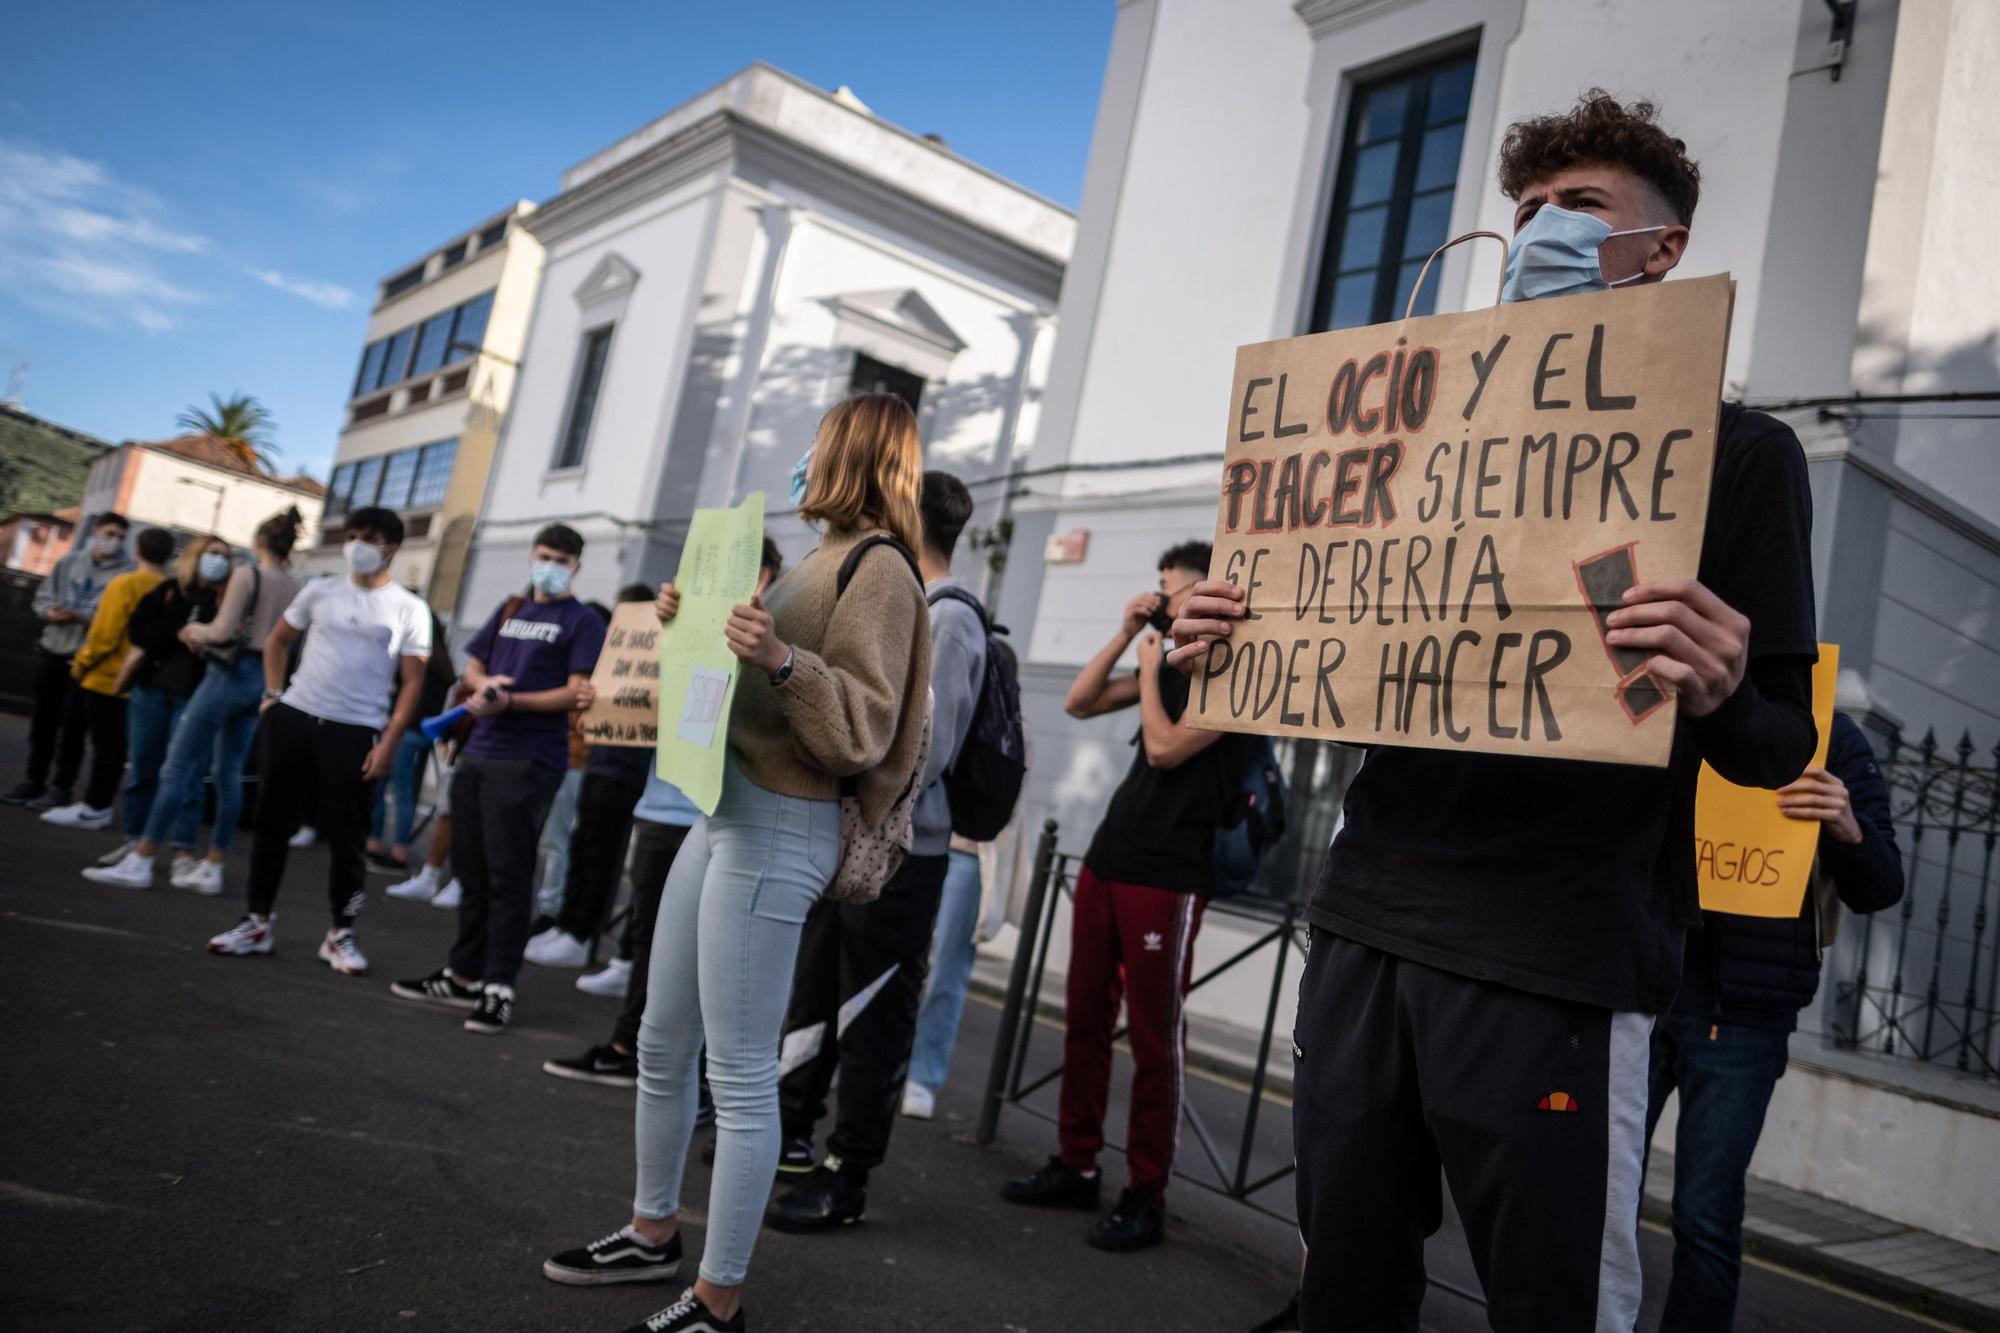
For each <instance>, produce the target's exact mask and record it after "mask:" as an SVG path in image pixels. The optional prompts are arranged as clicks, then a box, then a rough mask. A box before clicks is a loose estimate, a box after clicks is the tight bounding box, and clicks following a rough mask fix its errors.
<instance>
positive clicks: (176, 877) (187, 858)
mask: <svg viewBox="0 0 2000 1333" xmlns="http://www.w3.org/2000/svg"><path fill="white" fill-rule="evenodd" d="M201 861H202V858H200V857H199V856H196V855H195V854H194V853H193V852H175V853H174V868H173V869H172V870H170V871H168V872H167V883H169V884H171V885H173V886H174V887H175V888H177V889H184V888H186V887H187V884H186V882H185V881H186V880H187V877H188V876H189V875H192V874H193V873H194V868H195V867H196V866H198V865H200V864H201Z"/></svg>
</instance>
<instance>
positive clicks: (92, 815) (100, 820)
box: [42, 801, 114, 829]
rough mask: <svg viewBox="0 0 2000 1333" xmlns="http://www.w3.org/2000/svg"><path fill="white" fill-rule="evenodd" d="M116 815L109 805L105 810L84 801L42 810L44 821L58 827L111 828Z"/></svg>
mask: <svg viewBox="0 0 2000 1333" xmlns="http://www.w3.org/2000/svg"><path fill="white" fill-rule="evenodd" d="M113 818H114V816H113V815H112V813H111V810H110V809H109V808H108V807H107V808H105V809H103V810H100V809H98V808H97V807H96V806H94V805H86V804H84V803H83V802H82V801H78V802H76V803H75V804H74V805H59V806H57V807H56V808H55V809H53V810H44V811H42V822H43V823H44V824H54V825H55V826H56V827H57V828H88V829H100V828H110V827H111V821H112V819H113Z"/></svg>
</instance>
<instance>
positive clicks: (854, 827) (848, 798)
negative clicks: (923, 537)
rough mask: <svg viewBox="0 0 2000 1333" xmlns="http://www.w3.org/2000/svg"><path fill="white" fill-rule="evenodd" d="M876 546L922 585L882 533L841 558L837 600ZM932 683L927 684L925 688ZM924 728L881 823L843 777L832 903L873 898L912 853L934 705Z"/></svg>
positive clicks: (913, 563) (898, 547) (902, 550)
mask: <svg viewBox="0 0 2000 1333" xmlns="http://www.w3.org/2000/svg"><path fill="white" fill-rule="evenodd" d="M876 546H889V547H893V548H894V549H895V552H896V554H897V555H900V556H902V557H903V559H904V560H905V561H906V562H907V563H908V564H909V566H910V573H911V574H912V575H914V576H915V577H916V580H917V584H918V586H919V587H921V586H922V585H923V581H924V576H923V575H922V574H921V573H918V571H917V558H916V557H915V556H914V555H911V554H910V548H909V547H907V546H905V545H903V543H901V542H899V541H897V540H896V539H895V538H894V537H890V536H887V535H885V534H881V533H878V534H876V535H875V536H872V537H868V538H866V539H864V540H863V541H861V542H858V543H857V544H856V545H855V547H854V549H853V550H852V551H849V552H848V553H847V558H846V559H845V560H843V561H841V562H840V577H839V579H838V581H836V582H835V584H834V593H833V596H834V600H835V601H838V600H840V595H841V594H842V593H844V592H846V591H847V584H848V581H849V580H850V579H852V578H853V577H854V570H855V567H856V566H857V565H859V564H860V563H861V557H862V556H864V555H866V554H867V553H868V551H869V550H870V549H871V548H873V547H876ZM926 688H928V687H926ZM922 726H923V731H922V732H921V734H920V735H919V736H918V738H917V762H916V766H915V767H913V768H912V769H911V770H910V780H909V781H908V782H906V783H905V784H903V790H902V791H901V792H899V793H898V794H897V796H896V799H895V800H893V801H891V802H890V803H889V809H888V810H887V812H885V813H884V814H883V816H882V821H881V822H880V823H879V824H870V823H869V822H868V820H867V818H866V817H865V816H863V815H862V813H861V795H860V790H861V789H860V784H859V783H858V782H856V781H855V779H853V778H851V777H848V778H842V779H841V780H840V869H838V870H836V871H835V872H834V875H833V883H831V884H829V885H828V886H827V889H826V897H827V898H828V899H830V900H832V901H834V902H844V903H855V904H861V903H871V902H874V901H875V899H876V898H878V897H880V896H881V894H882V888H883V886H884V885H886V884H887V883H888V882H889V881H890V880H891V879H893V878H895V876H896V872H897V871H898V870H901V869H902V868H903V862H904V860H905V859H906V858H907V857H908V856H909V854H910V844H911V843H912V842H913V841H915V837H916V835H915V832H914V829H913V826H912V824H911V820H910V815H911V813H912V811H914V810H915V809H916V805H917V789H918V786H919V785H920V784H921V783H922V781H923V775H924V762H925V760H926V758H927V757H928V756H929V754H930V748H931V710H930V708H929V706H928V704H927V705H926V706H925V708H924V715H923V723H922Z"/></svg>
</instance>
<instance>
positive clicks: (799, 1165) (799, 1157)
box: [778, 1139, 819, 1176]
mask: <svg viewBox="0 0 2000 1333" xmlns="http://www.w3.org/2000/svg"><path fill="white" fill-rule="evenodd" d="M818 1165H819V1154H818V1153H816V1152H814V1151H813V1146H812V1140H811V1139H786V1140H785V1148H784V1151H783V1152H781V1153H779V1154H778V1174H779V1175H781V1176H803V1175H805V1174H807V1173H808V1172H810V1171H811V1170H812V1169H813V1168H814V1167H815V1166H818Z"/></svg>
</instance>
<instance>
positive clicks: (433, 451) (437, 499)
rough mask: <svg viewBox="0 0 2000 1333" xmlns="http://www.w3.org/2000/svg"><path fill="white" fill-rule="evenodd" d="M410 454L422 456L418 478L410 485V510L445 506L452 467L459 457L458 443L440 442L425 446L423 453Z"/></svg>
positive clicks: (414, 451)
mask: <svg viewBox="0 0 2000 1333" xmlns="http://www.w3.org/2000/svg"><path fill="white" fill-rule="evenodd" d="M410 452H411V454H412V455H415V454H418V453H419V452H421V454H422V457H421V458H420V459H419V460H418V462H417V473H416V477H415V478H414V480H413V481H412V482H411V484H410V508H412V509H430V508H434V507H436V506H437V505H441V504H443V503H444V493H445V490H446V489H447V488H448V487H449V486H450V485H451V465H452V463H453V462H454V461H455V460H456V459H457V457H458V441H457V440H455V439H452V440H439V441H438V442H437V443H436V444H427V445H425V446H424V447H423V449H422V450H421V451H419V450H415V449H412V450H411V451H410Z"/></svg>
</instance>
